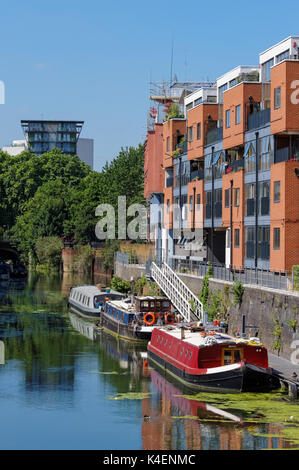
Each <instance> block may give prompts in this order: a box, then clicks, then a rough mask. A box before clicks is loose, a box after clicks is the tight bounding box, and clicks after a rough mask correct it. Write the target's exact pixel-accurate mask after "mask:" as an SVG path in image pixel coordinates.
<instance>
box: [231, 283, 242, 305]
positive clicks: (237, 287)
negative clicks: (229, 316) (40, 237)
mask: <svg viewBox="0 0 299 470" xmlns="http://www.w3.org/2000/svg"><path fill="white" fill-rule="evenodd" d="M231 292H232V294H233V296H234V305H235V306H236V305H239V306H240V305H241V303H242V299H243V294H244V287H243V284H242V283H241V282H240V281H238V280H237V281H235V282H234V285H233V287H232V290H231Z"/></svg>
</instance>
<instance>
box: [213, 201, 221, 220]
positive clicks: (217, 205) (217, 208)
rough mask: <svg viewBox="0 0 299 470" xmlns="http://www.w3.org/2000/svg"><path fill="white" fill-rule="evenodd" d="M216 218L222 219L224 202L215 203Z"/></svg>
mask: <svg viewBox="0 0 299 470" xmlns="http://www.w3.org/2000/svg"><path fill="white" fill-rule="evenodd" d="M215 217H216V218H221V217H222V202H219V201H218V202H215Z"/></svg>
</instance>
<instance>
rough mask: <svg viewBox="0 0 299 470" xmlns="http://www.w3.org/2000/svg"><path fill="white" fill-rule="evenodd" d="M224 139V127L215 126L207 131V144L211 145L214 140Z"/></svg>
mask: <svg viewBox="0 0 299 470" xmlns="http://www.w3.org/2000/svg"><path fill="white" fill-rule="evenodd" d="M222 139H223V127H215V129H212V130H210V131H209V132H207V136H206V145H211V144H213V143H214V142H219V141H220V140H222Z"/></svg>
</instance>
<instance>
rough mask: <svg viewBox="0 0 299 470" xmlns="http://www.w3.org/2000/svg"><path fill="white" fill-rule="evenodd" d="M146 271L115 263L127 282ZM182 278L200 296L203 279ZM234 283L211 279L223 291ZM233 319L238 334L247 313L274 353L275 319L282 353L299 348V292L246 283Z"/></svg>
mask: <svg viewBox="0 0 299 470" xmlns="http://www.w3.org/2000/svg"><path fill="white" fill-rule="evenodd" d="M144 273H145V268H143V267H140V266H138V265H123V264H122V263H115V274H117V275H118V276H119V277H121V278H122V279H125V280H127V281H130V280H131V277H133V278H134V280H136V279H138V278H139V277H141V276H142V274H144ZM178 276H179V277H180V278H181V279H182V281H183V282H184V283H185V284H186V285H187V286H188V287H189V289H190V290H191V291H192V292H193V293H194V294H195V295H197V296H198V295H199V294H200V291H201V289H202V283H203V278H201V277H198V276H194V275H191V274H178ZM226 284H227V285H229V287H230V289H231V288H232V286H233V283H232V282H224V281H220V280H218V279H210V280H209V290H211V291H213V292H215V291H217V290H220V291H222V290H223V288H224V286H225V285H226ZM230 300H231V307H230V320H229V333H230V334H234V333H235V331H236V330H237V329H240V331H241V329H242V315H243V314H245V315H246V325H252V326H257V327H258V328H252V329H251V328H250V329H249V328H247V329H246V335H247V336H254V335H255V333H256V331H257V329H258V330H259V337H260V338H261V340H262V342H263V344H264V345H265V346H266V347H267V348H268V350H269V351H270V352H272V353H274V354H278V351H277V350H275V349H273V345H274V342H275V340H276V339H277V336H275V335H274V332H275V326H276V325H275V320H276V319H278V321H279V322H280V324H281V337H280V338H278V340H279V342H280V343H281V348H282V349H281V351H280V352H279V355H280V356H281V357H284V358H286V359H289V360H290V358H291V354H292V353H294V352H295V348H297V349H298V348H299V293H298V294H296V293H293V292H287V291H280V290H276V289H266V288H263V287H259V286H249V285H244V294H243V298H242V303H241V305H240V306H234V305H233V302H234V297H233V295H232V294H230ZM294 319H297V331H296V332H294V331H293V329H292V328H291V326H290V325H289V321H292V320H294Z"/></svg>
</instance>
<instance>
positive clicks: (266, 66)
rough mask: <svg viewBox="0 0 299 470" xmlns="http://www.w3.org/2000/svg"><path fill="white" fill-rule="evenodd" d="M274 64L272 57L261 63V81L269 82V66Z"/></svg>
mask: <svg viewBox="0 0 299 470" xmlns="http://www.w3.org/2000/svg"><path fill="white" fill-rule="evenodd" d="M273 65H274V59H270V60H268V61H267V62H265V63H264V64H262V82H270V80H271V67H272V66H273Z"/></svg>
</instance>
